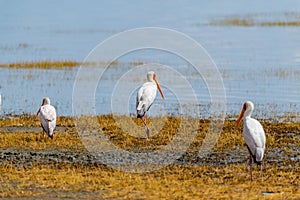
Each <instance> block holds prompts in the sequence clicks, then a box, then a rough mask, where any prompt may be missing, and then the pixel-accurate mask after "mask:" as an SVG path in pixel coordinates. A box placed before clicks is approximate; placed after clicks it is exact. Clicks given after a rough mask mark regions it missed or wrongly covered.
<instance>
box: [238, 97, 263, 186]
mask: <svg viewBox="0 0 300 200" xmlns="http://www.w3.org/2000/svg"><path fill="white" fill-rule="evenodd" d="M253 109H254V105H253V103H252V102H251V101H246V102H245V103H244V106H243V109H242V111H241V114H240V117H239V119H238V121H237V126H238V125H239V123H240V121H241V119H242V118H243V120H244V128H243V134H244V139H245V142H246V145H247V148H248V150H249V153H250V156H249V159H250V161H249V164H250V174H251V181H252V180H253V178H252V158H253V160H254V162H255V163H257V164H259V165H261V176H262V162H263V158H264V152H265V148H266V135H265V131H264V129H263V127H262V125H261V124H260V123H259V121H257V120H256V119H253V118H251V114H252V112H253Z"/></svg>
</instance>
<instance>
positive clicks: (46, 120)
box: [36, 97, 56, 140]
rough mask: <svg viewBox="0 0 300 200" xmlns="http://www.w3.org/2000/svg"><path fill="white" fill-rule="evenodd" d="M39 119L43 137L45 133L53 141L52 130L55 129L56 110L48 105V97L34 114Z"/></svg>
mask: <svg viewBox="0 0 300 200" xmlns="http://www.w3.org/2000/svg"><path fill="white" fill-rule="evenodd" d="M36 115H38V116H39V117H40V122H41V126H42V128H43V136H45V132H46V133H47V135H48V136H49V137H50V138H51V139H52V140H53V138H54V129H55V127H56V110H55V108H54V107H53V106H52V105H50V99H49V98H48V97H46V98H44V99H43V102H42V105H41V107H40V108H39V110H38V112H37V113H36Z"/></svg>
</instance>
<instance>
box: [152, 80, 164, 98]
mask: <svg viewBox="0 0 300 200" xmlns="http://www.w3.org/2000/svg"><path fill="white" fill-rule="evenodd" d="M154 81H155V83H156V85H157V89H158V91H159V92H160V95H161V97H162V99H165V95H164V93H163V92H162V90H161V88H160V85H159V83H158V81H157V79H156V78H155V77H154Z"/></svg>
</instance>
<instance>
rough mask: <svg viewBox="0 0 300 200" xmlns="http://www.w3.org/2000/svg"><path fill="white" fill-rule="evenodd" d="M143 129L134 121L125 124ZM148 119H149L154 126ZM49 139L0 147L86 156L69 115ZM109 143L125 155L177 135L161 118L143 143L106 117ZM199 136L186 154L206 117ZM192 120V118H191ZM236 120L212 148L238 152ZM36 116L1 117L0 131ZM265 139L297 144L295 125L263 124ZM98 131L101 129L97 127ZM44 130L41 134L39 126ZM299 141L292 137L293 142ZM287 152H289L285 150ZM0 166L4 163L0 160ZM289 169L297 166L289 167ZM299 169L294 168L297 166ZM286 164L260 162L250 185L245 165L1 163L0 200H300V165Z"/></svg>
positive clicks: (5, 141)
mask: <svg viewBox="0 0 300 200" xmlns="http://www.w3.org/2000/svg"><path fill="white" fill-rule="evenodd" d="M130 120H132V121H133V123H135V124H136V125H138V126H141V127H142V126H143V124H142V123H141V121H140V120H139V119H135V118H132V119H130ZM154 120H156V119H154V118H152V119H149V123H150V124H151V123H153V121H154ZM57 122H58V123H57V124H58V126H60V127H64V128H65V129H61V130H58V131H57V132H56V137H55V139H54V141H52V140H51V139H50V138H47V137H46V138H42V136H41V132H40V133H36V132H30V131H26V130H25V131H24V130H23V129H22V131H19V132H1V131H0V140H1V143H0V148H5V149H6V148H7V149H37V150H51V149H61V150H63V151H74V150H76V151H81V152H82V151H84V150H85V148H84V145H83V144H82V143H81V139H80V137H79V136H78V133H77V130H76V127H75V122H74V119H73V118H69V117H59V118H58V120H57ZM96 122H97V123H99V124H101V129H102V131H103V133H104V134H105V135H107V136H108V137H109V138H110V140H111V141H112V142H113V143H114V144H115V145H118V146H119V147H120V148H124V149H126V150H128V151H131V150H133V149H134V148H140V149H143V148H144V149H145V150H150V151H151V150H153V149H157V148H160V146H163V145H165V144H167V143H168V142H169V141H170V140H172V138H173V137H174V134H176V131H177V130H178V127H179V126H180V125H179V124H180V123H181V119H180V118H176V117H167V118H164V122H165V125H164V127H163V128H162V129H161V132H160V133H159V134H157V135H155V136H153V137H152V138H150V140H149V141H148V143H147V142H146V140H145V139H143V138H140V139H136V138H134V137H132V136H130V135H127V134H126V133H124V132H123V131H122V130H121V129H120V128H119V127H118V124H117V123H116V121H114V118H113V116H112V115H103V116H98V117H97V118H96ZM198 122H199V123H198V126H197V130H196V131H197V135H196V137H195V139H194V141H193V142H192V144H191V145H190V147H189V149H188V150H187V151H188V152H192V153H195V152H196V151H197V150H198V147H199V145H201V144H202V141H203V139H204V137H205V135H206V134H207V131H208V130H209V127H210V120H208V119H199V120H198ZM191 123H192V121H191ZM235 123H236V121H235V120H225V122H224V127H223V132H222V133H221V135H220V137H219V139H218V142H217V144H216V146H215V148H214V149H215V150H230V149H234V148H236V147H241V146H243V147H244V141H243V136H242V125H240V127H239V128H238V129H236V128H235ZM99 124H98V125H97V126H100V125H99ZM38 125H39V120H38V118H37V117H36V116H31V115H22V116H14V117H6V118H2V119H0V127H1V128H2V129H3V128H11V127H17V128H18V127H20V126H25V127H28V130H30V127H34V126H38ZM262 125H263V127H264V129H265V131H266V134H267V149H268V148H275V147H276V148H280V149H282V150H284V149H286V145H287V144H289V145H296V146H299V145H300V137H299V135H300V123H291V122H281V123H274V122H262ZM98 128H99V127H98ZM40 130H41V131H42V129H40ZM296 136H298V137H296ZM285 153H287V154H288V153H289V151H288V150H285ZM2 163H3V162H2ZM294 164H295V163H294ZM297 166H298V165H297ZM297 166H295V167H291V166H290V165H288V164H287V165H282V166H277V165H276V164H271V163H268V162H267V163H266V164H265V166H264V179H263V180H261V179H260V178H259V175H260V174H259V168H257V167H255V170H254V177H255V181H254V182H250V181H249V168H248V166H247V165H246V163H245V164H228V165H226V166H211V165H210V166H207V165H205V164H204V165H190V164H184V165H175V164H173V165H169V166H167V167H165V168H162V169H160V170H157V171H153V172H148V173H143V174H135V173H125V172H122V171H118V170H114V169H112V168H110V167H108V166H105V165H102V164H99V163H65V162H57V163H55V164H53V163H52V164H47V163H41V162H32V163H31V165H22V164H21V165H18V166H16V165H14V164H13V163H11V162H5V163H4V164H1V165H0V174H1V177H0V197H12V198H17V197H28V198H33V197H35V198H70V197H73V198H103V199H111V198H117V199H229V198H231V199H232V198H233V199H261V198H266V199H287V198H289V199H299V198H300V190H299V185H300V179H299V174H300V168H299V167H297Z"/></svg>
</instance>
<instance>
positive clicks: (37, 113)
mask: <svg viewBox="0 0 300 200" xmlns="http://www.w3.org/2000/svg"><path fill="white" fill-rule="evenodd" d="M40 111H41V107H40V108H39V110H38V111H37V112H36V115H39V113H40Z"/></svg>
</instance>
